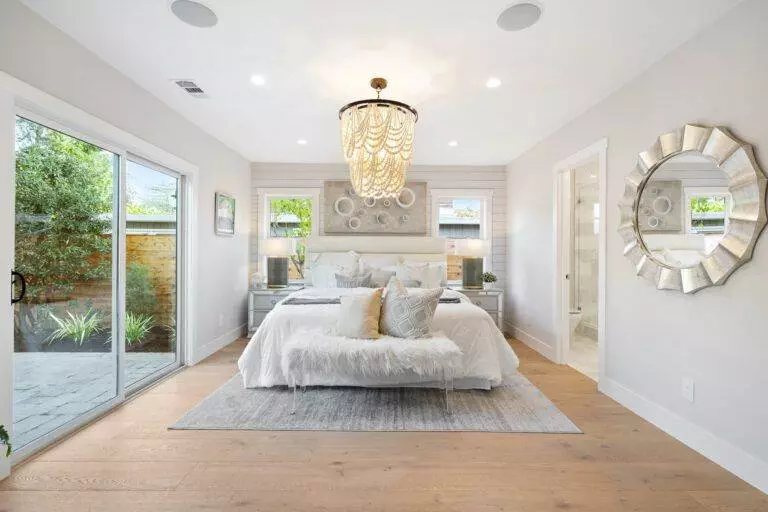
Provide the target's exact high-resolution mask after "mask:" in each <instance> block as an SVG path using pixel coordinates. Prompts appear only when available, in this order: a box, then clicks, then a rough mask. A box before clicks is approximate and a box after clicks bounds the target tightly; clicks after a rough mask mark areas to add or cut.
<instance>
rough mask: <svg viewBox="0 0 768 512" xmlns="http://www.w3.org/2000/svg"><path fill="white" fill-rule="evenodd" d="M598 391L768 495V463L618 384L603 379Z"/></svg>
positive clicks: (606, 378)
mask: <svg viewBox="0 0 768 512" xmlns="http://www.w3.org/2000/svg"><path fill="white" fill-rule="evenodd" d="M598 389H599V390H600V391H601V392H602V393H605V394H606V395H608V396H609V397H611V398H613V399H614V400H616V401H617V402H619V403H620V404H621V405H623V406H624V407H626V408H628V409H629V410H631V411H632V412H634V413H635V414H637V415H638V416H640V417H642V418H643V419H645V420H647V421H649V422H651V423H653V424H654V425H656V426H657V427H659V428H660V429H661V430H663V431H664V432H666V433H667V434H669V435H671V436H672V437H674V438H676V439H677V440H679V441H680V442H682V443H683V444H685V445H687V446H688V447H689V448H692V449H694V450H696V451H697V452H699V453H700V454H702V455H703V456H705V457H706V458H708V459H710V460H711V461H713V462H715V463H716V464H719V465H720V466H722V467H723V468H725V469H727V470H728V471H730V472H731V473H733V474H734V475H736V476H738V477H739V478H741V479H742V480H744V481H745V482H747V483H749V484H750V485H753V486H755V487H757V488H758V489H760V490H761V491H762V492H764V493H768V463H767V462H765V461H762V460H759V459H757V458H755V457H753V456H752V455H750V454H748V453H747V452H745V451H744V450H742V449H741V448H738V447H736V446H734V445H732V444H731V443H729V442H728V441H725V440H724V439H721V438H719V437H717V436H716V435H714V434H712V433H711V432H709V431H707V430H705V429H703V428H701V427H699V426H698V425H696V424H694V423H691V422H690V421H688V420H686V419H684V418H682V417H680V416H678V415H677V414H675V413H674V412H672V411H670V410H669V409H665V408H664V407H662V406H660V405H658V404H656V403H653V402H651V401H650V400H648V399H647V398H645V397H643V396H641V395H639V394H637V393H635V392H634V391H632V390H631V389H628V388H626V387H624V386H622V385H621V384H619V383H618V382H616V381H614V380H612V379H609V378H608V377H601V378H600V382H599V383H598Z"/></svg>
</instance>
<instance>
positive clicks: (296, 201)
mask: <svg viewBox="0 0 768 512" xmlns="http://www.w3.org/2000/svg"><path fill="white" fill-rule="evenodd" d="M318 203H319V191H315V190H300V189H294V190H291V189H286V190H279V191H278V190H270V191H267V192H265V193H264V217H263V220H262V228H261V230H262V239H264V238H293V239H295V240H296V244H295V247H296V249H295V252H294V254H293V256H291V261H290V264H289V266H288V279H289V280H291V281H302V280H303V279H304V267H305V264H306V254H307V250H306V249H307V245H306V240H307V238H309V237H310V236H312V235H316V234H317V225H316V220H315V219H317V218H318V214H317V208H318ZM262 268H266V266H265V265H262Z"/></svg>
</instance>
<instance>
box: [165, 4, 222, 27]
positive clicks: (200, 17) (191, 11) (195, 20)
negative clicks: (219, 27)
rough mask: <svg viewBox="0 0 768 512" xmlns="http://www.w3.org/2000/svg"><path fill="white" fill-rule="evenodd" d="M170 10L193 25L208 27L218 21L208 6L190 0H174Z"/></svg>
mask: <svg viewBox="0 0 768 512" xmlns="http://www.w3.org/2000/svg"><path fill="white" fill-rule="evenodd" d="M171 12H173V14H175V15H176V17H177V18H179V19H180V20H181V21H183V22H184V23H187V24H189V25H192V26H193V27H200V28H208V27H212V26H214V25H216V23H218V22H219V18H218V17H217V16H216V13H215V12H213V11H212V10H211V9H210V7H207V6H205V5H203V4H201V3H199V2H193V1H192V0H174V2H173V3H171Z"/></svg>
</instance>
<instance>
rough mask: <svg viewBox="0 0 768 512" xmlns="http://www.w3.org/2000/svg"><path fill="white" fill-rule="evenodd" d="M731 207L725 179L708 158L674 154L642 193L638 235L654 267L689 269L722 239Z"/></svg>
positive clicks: (638, 210)
mask: <svg viewBox="0 0 768 512" xmlns="http://www.w3.org/2000/svg"><path fill="white" fill-rule="evenodd" d="M732 204H733V201H732V199H731V193H730V191H729V190H728V175H727V174H725V171H723V170H722V169H720V168H719V167H718V166H717V165H716V164H715V163H714V162H713V161H712V159H711V158H706V157H704V156H702V155H698V154H680V155H676V156H673V157H672V158H670V159H669V160H666V161H665V162H664V163H662V164H661V165H659V166H658V167H657V168H656V170H654V171H653V173H652V174H651V175H650V176H649V177H648V180H647V181H646V182H645V185H644V186H643V188H642V190H641V191H640V202H639V203H638V209H637V226H638V231H639V233H640V237H641V239H642V241H643V244H645V248H646V249H647V250H648V252H649V253H650V255H651V257H652V258H653V259H655V260H656V261H657V262H658V263H660V264H662V265H668V266H671V267H675V268H686V267H693V266H696V265H698V264H699V263H701V262H702V261H704V260H705V259H706V258H707V257H708V256H709V255H710V254H712V251H714V249H715V248H716V247H717V245H718V244H719V243H720V241H721V240H722V238H723V235H725V230H726V228H727V226H728V219H729V214H730V210H731V205H732Z"/></svg>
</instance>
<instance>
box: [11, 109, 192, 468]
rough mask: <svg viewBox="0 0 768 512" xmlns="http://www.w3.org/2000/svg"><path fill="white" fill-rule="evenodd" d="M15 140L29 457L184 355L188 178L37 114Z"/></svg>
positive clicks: (24, 444)
mask: <svg viewBox="0 0 768 512" xmlns="http://www.w3.org/2000/svg"><path fill="white" fill-rule="evenodd" d="M54 126H55V127H56V128H54ZM15 151H16V166H15V211H16V220H15V244H14V245H15V247H14V278H15V279H14V283H15V285H14V296H15V297H17V298H19V297H20V296H21V295H23V297H20V300H16V299H14V304H13V312H14V389H13V432H12V442H13V445H14V449H15V451H16V452H20V453H19V456H21V457H24V456H25V455H26V454H28V453H31V452H32V451H34V450H36V449H37V448H38V447H40V446H43V445H45V444H47V443H48V442H50V441H52V440H54V439H55V438H56V437H57V436H59V435H61V434H63V433H65V432H66V431H68V430H70V429H73V428H76V427H77V426H79V425H81V424H83V423H84V422H85V421H88V420H89V419H90V418H93V417H95V416H96V415H98V414H100V413H102V412H104V411H106V410H108V409H109V408H110V407H112V406H114V405H116V404H117V403H119V402H120V401H121V400H123V399H124V397H125V395H126V394H129V393H132V392H134V391H137V390H140V389H142V388H143V387H144V386H146V385H147V384H148V383H150V382H152V381H153V380H155V379H157V378H158V377H160V376H162V375H164V374H166V373H168V372H170V371H172V370H173V369H175V368H177V367H178V366H180V364H181V357H180V346H181V343H180V342H179V340H180V339H181V338H180V334H181V333H180V332H179V327H180V325H181V322H179V311H180V308H179V297H180V287H179V279H178V276H179V270H180V268H181V262H183V258H182V257H181V252H180V249H181V247H182V246H183V245H182V244H181V243H180V231H181V230H180V229H179V226H180V225H181V218H182V215H181V214H182V206H183V200H182V199H183V197H182V194H183V178H182V177H181V176H180V175H178V174H176V173H174V172H172V171H170V170H167V169H165V168H162V167H160V166H155V165H153V164H152V163H150V162H146V161H143V160H141V159H140V158H138V157H133V156H131V155H127V154H126V153H125V152H121V151H119V150H116V149H113V150H109V149H105V147H102V146H100V145H98V144H95V143H93V141H87V140H84V137H82V138H80V137H79V136H77V135H76V134H75V132H70V131H69V130H67V129H66V128H64V127H58V125H56V124H55V123H52V122H48V121H46V120H44V119H42V118H38V117H37V116H33V115H29V116H25V117H17V119H16V143H15ZM123 312H124V314H123Z"/></svg>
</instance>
